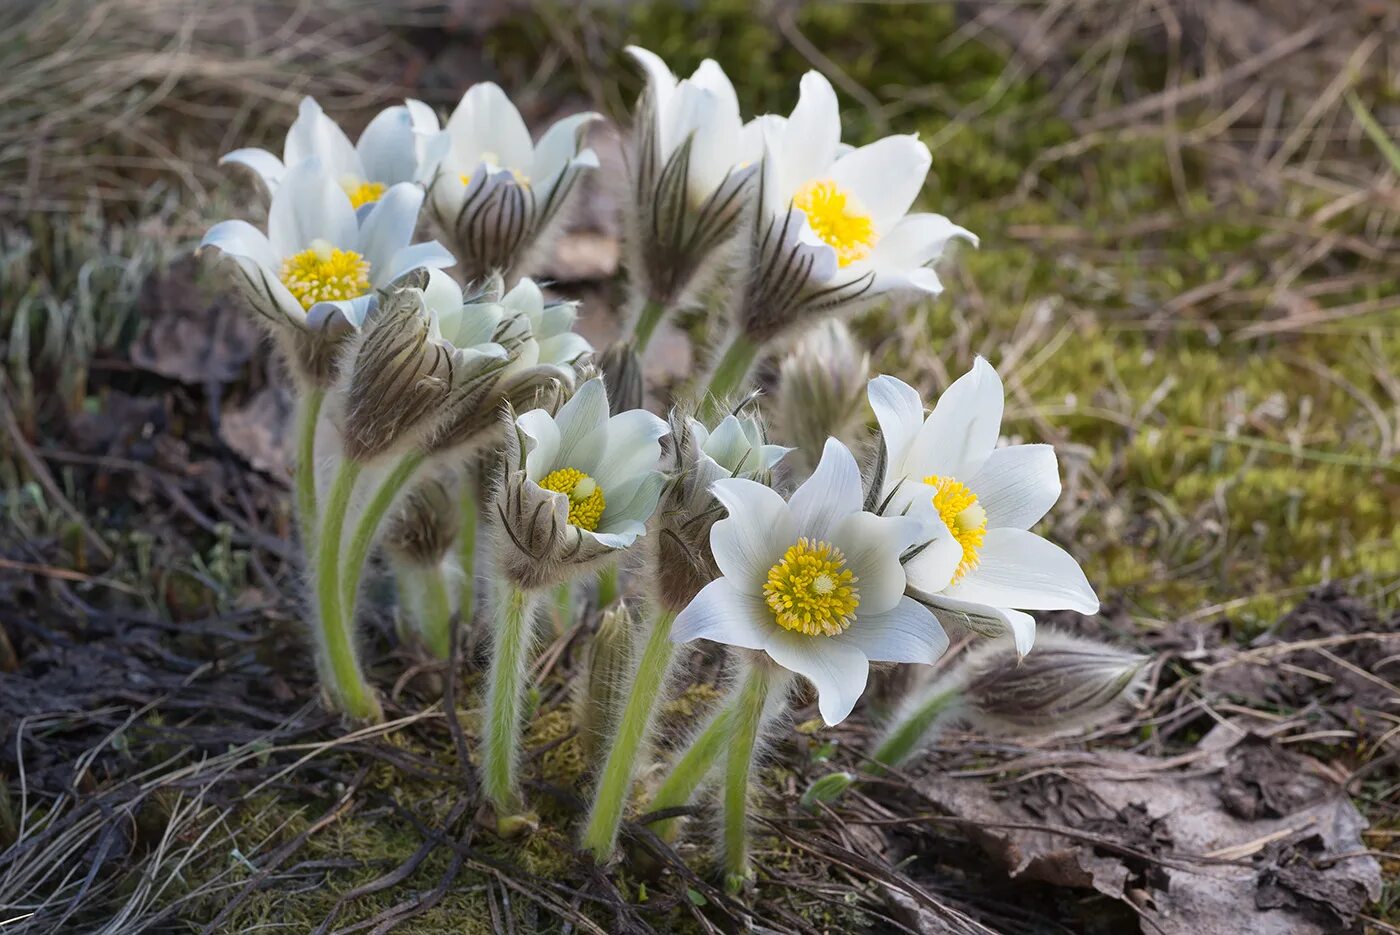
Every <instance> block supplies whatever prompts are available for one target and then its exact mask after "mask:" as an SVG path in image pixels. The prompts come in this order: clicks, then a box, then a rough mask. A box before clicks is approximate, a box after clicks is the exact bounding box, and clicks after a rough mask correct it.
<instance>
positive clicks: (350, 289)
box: [200, 158, 453, 331]
mask: <svg viewBox="0 0 1400 935" xmlns="http://www.w3.org/2000/svg"><path fill="white" fill-rule="evenodd" d="M282 181H283V184H282V185H280V186H279V187H278V189H277V192H276V194H274V195H273V196H272V206H271V208H269V210H268V218H267V233H263V232H262V231H260V230H258V229H257V228H255V227H253V225H251V224H249V223H248V222H247V221H236V220H235V221H221V222H219V223H218V224H215V225H214V226H213V227H212V228H210V229H209V232H208V233H207V234H205V235H204V240H203V241H201V243H200V247H201V248H203V247H214V248H216V249H218V250H219V251H220V252H222V253H223V255H224V256H225V257H226V258H227V259H229V260H231V261H232V262H233V264H234V265H235V267H236V269H237V270H238V272H239V276H238V279H239V283H240V285H241V286H242V288H243V292H244V294H245V295H246V296H247V298H248V301H249V302H250V303H251V304H252V306H253V308H254V309H255V310H256V311H257V312H259V313H260V314H262V315H264V316H266V317H267V318H268V319H269V320H270V321H272V322H274V323H278V324H288V325H291V326H292V327H294V328H298V329H308V330H312V331H319V330H322V329H326V328H343V327H344V326H345V325H348V326H350V327H351V328H355V329H358V328H359V327H360V325H362V324H363V323H364V319H365V315H366V314H367V313H368V312H369V310H370V308H371V307H372V305H373V303H374V295H375V293H376V291H378V290H382V289H384V288H385V287H387V286H389V285H391V284H392V283H394V282H395V281H396V280H398V279H399V278H400V277H402V276H403V275H404V274H405V273H408V272H411V271H412V270H415V269H419V268H427V269H440V268H442V267H444V266H451V265H452V263H453V259H452V254H450V253H448V252H447V251H446V250H445V249H443V247H442V246H441V245H440V244H438V243H437V242H436V241H430V242H428V243H410V241H411V240H412V238H413V229H414V227H415V226H416V225H417V221H418V209H419V207H420V206H421V205H422V203H423V191H422V189H420V188H419V187H418V186H416V185H412V184H409V183H400V184H398V185H395V186H393V187H392V188H390V189H389V190H388V191H387V192H385V193H384V196H383V197H382V198H380V199H378V200H377V201H375V202H374V204H373V205H371V206H370V207H369V208H367V209H365V210H364V211H361V212H359V213H358V214H357V213H356V211H355V209H354V207H352V206H351V204H350V197H349V196H348V195H347V194H345V192H344V190H343V189H342V188H341V187H340V185H339V184H338V183H337V182H336V181H335V180H334V179H333V178H332V177H331V176H330V175H328V174H327V173H326V172H324V171H323V170H322V167H321V164H320V161H319V160H317V159H314V158H313V159H307V160H304V161H302V162H301V163H299V164H298V165H296V166H295V167H293V168H292V169H291V170H290V171H288V172H287V174H286V176H285V177H284V178H283V180H282Z"/></svg>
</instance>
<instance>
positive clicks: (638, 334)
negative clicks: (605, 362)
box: [632, 299, 666, 357]
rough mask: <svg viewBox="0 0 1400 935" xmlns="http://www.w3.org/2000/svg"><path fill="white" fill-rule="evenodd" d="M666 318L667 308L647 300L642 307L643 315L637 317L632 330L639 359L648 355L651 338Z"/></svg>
mask: <svg viewBox="0 0 1400 935" xmlns="http://www.w3.org/2000/svg"><path fill="white" fill-rule="evenodd" d="M665 317H666V306H664V305H662V304H661V303H660V302H657V301H656V300H655V299H647V300H646V303H645V304H644V305H642V311H641V314H640V315H638V316H637V321H636V324H635V325H634V327H633V328H632V342H633V344H634V345H636V348H637V356H638V357H641V356H642V355H643V354H645V353H646V350H647V345H648V344H650V343H651V336H652V335H653V334H655V333H656V326H657V325H659V324H661V319H662V318H665Z"/></svg>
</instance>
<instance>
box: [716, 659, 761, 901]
mask: <svg viewBox="0 0 1400 935" xmlns="http://www.w3.org/2000/svg"><path fill="white" fill-rule="evenodd" d="M768 686H769V672H768V666H767V664H765V663H759V664H756V665H754V666H753V668H751V669H750V670H749V675H748V680H747V681H746V682H745V683H744V687H743V690H742V691H741V692H740V694H739V698H738V700H737V701H736V702H735V706H734V720H733V725H732V727H733V729H732V730H731V732H730V735H729V751H728V753H727V755H726V759H725V767H724V834H723V842H724V876H725V885H726V887H727V888H728V889H729V890H731V891H732V892H737V891H738V890H740V889H742V888H743V885H744V883H745V881H747V880H748V878H749V873H750V870H749V815H748V809H749V776H750V774H751V773H752V772H753V760H754V750H755V749H756V748H757V746H758V728H759V726H760V725H761V724H762V723H763V706H764V705H765V704H766V703H767V702H768Z"/></svg>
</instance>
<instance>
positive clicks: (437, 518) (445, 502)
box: [383, 478, 461, 565]
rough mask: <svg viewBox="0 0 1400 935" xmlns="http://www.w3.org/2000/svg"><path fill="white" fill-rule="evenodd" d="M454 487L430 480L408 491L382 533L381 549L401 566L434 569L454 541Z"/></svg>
mask: <svg viewBox="0 0 1400 935" xmlns="http://www.w3.org/2000/svg"><path fill="white" fill-rule="evenodd" d="M456 490H457V484H456V483H455V481H453V482H449V481H444V480H442V479H440V478H430V479H428V480H425V481H423V482H422V483H420V484H419V485H418V486H417V487H414V488H413V489H412V490H411V491H409V493H408V495H407V496H405V497H404V500H403V505H402V506H400V507H399V509H398V512H397V513H396V514H395V515H394V517H393V519H391V520H390V522H389V526H388V528H387V529H386V530H385V532H384V539H383V546H384V549H385V550H386V551H387V552H389V553H390V554H391V555H393V556H394V557H395V559H399V560H402V561H404V562H411V563H414V564H419V565H433V564H436V563H438V562H439V561H441V560H442V558H443V556H445V555H446V554H447V552H448V550H449V549H451V548H452V544H453V543H454V542H456V540H457V534H458V532H459V531H460V527H461V520H460V518H459V517H458V515H457V492H456Z"/></svg>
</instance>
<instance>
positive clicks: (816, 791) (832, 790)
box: [801, 772, 856, 812]
mask: <svg viewBox="0 0 1400 935" xmlns="http://www.w3.org/2000/svg"><path fill="white" fill-rule="evenodd" d="M855 783H856V777H855V776H853V775H852V774H850V773H846V772H841V773H827V774H826V775H825V776H823V777H821V778H820V779H817V780H815V781H814V782H813V783H812V784H811V785H810V786H808V787H807V791H806V792H804V793H802V800H801V805H802V807H803V808H804V809H806V810H807V811H809V812H814V811H816V810H817V805H818V804H823V805H824V804H826V803H828V802H834V801H836V800H837V799H838V798H840V797H841V796H842V795H843V794H844V793H845V791H846V790H847V789H849V788H851V786H853V785H855Z"/></svg>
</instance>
